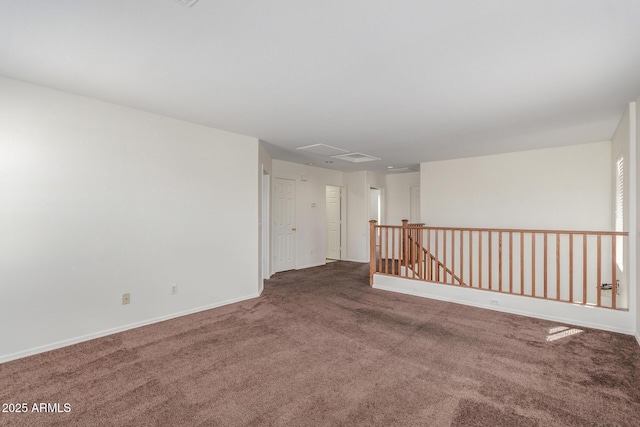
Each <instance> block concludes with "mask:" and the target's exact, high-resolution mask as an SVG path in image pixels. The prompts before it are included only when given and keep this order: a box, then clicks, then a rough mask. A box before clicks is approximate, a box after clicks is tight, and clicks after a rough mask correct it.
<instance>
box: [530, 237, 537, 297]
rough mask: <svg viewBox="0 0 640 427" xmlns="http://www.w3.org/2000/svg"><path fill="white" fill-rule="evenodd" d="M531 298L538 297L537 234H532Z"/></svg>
mask: <svg viewBox="0 0 640 427" xmlns="http://www.w3.org/2000/svg"><path fill="white" fill-rule="evenodd" d="M531 296H532V297H535V296H536V233H531Z"/></svg>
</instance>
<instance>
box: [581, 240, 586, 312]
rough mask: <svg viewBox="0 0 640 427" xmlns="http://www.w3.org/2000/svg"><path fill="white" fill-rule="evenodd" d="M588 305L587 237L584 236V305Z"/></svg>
mask: <svg viewBox="0 0 640 427" xmlns="http://www.w3.org/2000/svg"><path fill="white" fill-rule="evenodd" d="M586 303H587V235H586V234H583V235H582V304H586Z"/></svg>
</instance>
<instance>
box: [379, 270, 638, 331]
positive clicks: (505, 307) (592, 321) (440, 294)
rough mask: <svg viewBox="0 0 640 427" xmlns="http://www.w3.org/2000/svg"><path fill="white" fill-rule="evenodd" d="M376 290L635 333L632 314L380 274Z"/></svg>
mask: <svg viewBox="0 0 640 427" xmlns="http://www.w3.org/2000/svg"><path fill="white" fill-rule="evenodd" d="M373 287H374V288H376V289H383V290H386V291H392V292H400V293H404V294H408V295H415V296H419V297H424V298H430V299H436V300H442V301H451V302H455V303H458V304H464V305H470V306H473V307H480V308H485V309H489V310H495V311H502V312H506V313H513V314H519V315H523V316H530V317H536V318H540V319H547V320H553V321H557V322H561V323H565V324H566V323H568V324H573V325H580V326H585V327H588V328H598V329H604V330H607V331H614V332H620V333H624V334H633V331H634V322H633V319H634V317H635V316H634V315H633V313H631V312H630V311H622V310H610V309H607V308H597V307H591V306H583V305H581V304H567V303H565V302H560V301H552V300H544V299H539V298H526V297H521V296H518V295H509V294H503V293H499V292H490V291H486V290H480V289H470V288H463V287H460V286H454V285H442V284H436V283H428V282H423V281H421V280H412V279H405V278H401V277H393V276H382V275H379V274H376V275H375V276H374V282H373Z"/></svg>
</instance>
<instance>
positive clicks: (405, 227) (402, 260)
mask: <svg viewBox="0 0 640 427" xmlns="http://www.w3.org/2000/svg"><path fill="white" fill-rule="evenodd" d="M408 225H409V220H408V219H403V220H402V254H401V256H400V263H401V264H405V265H406V262H405V260H406V259H407V252H409V236H408V233H409V229H408Z"/></svg>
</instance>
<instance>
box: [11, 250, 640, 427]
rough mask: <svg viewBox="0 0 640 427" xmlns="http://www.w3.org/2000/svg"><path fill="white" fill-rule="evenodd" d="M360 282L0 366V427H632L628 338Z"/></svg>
mask: <svg viewBox="0 0 640 427" xmlns="http://www.w3.org/2000/svg"><path fill="white" fill-rule="evenodd" d="M367 273H368V266H367V265H363V264H357V263H349V262H334V263H331V264H328V265H327V266H323V267H317V268H310V269H306V270H299V271H291V272H285V273H279V274H276V275H275V276H274V277H273V278H272V279H271V280H269V281H267V283H266V285H265V291H264V294H263V296H262V297H260V298H257V299H253V300H250V301H245V302H241V303H238V304H233V305H229V306H226V307H222V308H219V309H214V310H209V311H205V312H201V313H198V314H194V315H190V316H185V317H182V318H179V319H174V320H170V321H167V322H163V323H159V324H154V325H150V326H147V327H143V328H138V329H135V330H131V331H127V332H123V333H119V334H116V335H112V336H109V337H105V338H101V339H97V340H93V341H89V342H85V343H82V344H78V345H74V346H70V347H67V348H63V349H60V350H56V351H51V352H48V353H44V354H40V355H36V356H33V357H28V358H24V359H21V360H16V361H13V362H9V363H5V364H2V365H0V403H7V404H8V403H27V404H28V409H29V411H28V412H27V413H0V425H3V426H4V425H16V426H39V425H58V426H94V425H105V426H106V425H114V426H119V425H129V426H147V425H157V426H263V425H265V426H334V425H338V426H352V425H379V426H391V425H416V426H430V425H433V426H449V425H453V426H467V425H478V426H535V425H538V426H555V425H557V426H560V425H563V426H566V425H569V426H589V425H601V426H603V425H612V426H613V425H615V426H618V425H619V426H633V425H636V426H637V425H640V346H638V344H637V343H636V341H635V339H634V338H633V337H631V336H626V335H621V334H615V333H609V332H603V331H598V330H592V329H585V328H578V327H572V326H571V325H562V324H557V323H554V322H549V321H544V320H537V319H532V318H527V317H520V316H515V315H510V314H504V313H499V312H494V311H489V310H482V309H477V308H472V307H467V306H462V305H457V304H452V303H445V302H440V301H432V300H427V299H422V298H417V297H411V296H406V295H400V294H394V293H390V292H385V291H380V290H375V289H371V288H370V287H369V286H368V276H367ZM34 403H58V404H59V409H60V410H61V411H62V412H56V413H37V412H32V405H33V404H34ZM65 403H67V404H68V408H69V409H70V411H69V412H64V410H65V407H64V404H65ZM54 407H55V406H54Z"/></svg>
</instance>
